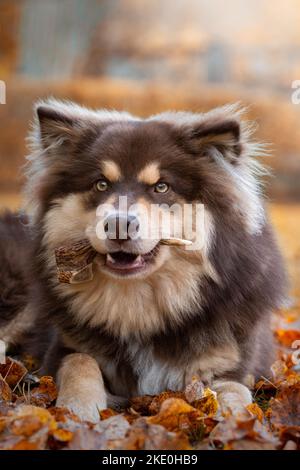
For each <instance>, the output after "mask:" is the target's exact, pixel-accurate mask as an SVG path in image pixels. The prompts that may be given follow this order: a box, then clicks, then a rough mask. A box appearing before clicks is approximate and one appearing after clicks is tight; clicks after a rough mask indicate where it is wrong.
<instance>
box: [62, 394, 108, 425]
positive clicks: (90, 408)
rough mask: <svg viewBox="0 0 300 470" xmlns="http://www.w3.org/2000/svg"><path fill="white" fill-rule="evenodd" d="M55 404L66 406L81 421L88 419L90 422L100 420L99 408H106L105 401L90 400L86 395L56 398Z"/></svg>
mask: <svg viewBox="0 0 300 470" xmlns="http://www.w3.org/2000/svg"><path fill="white" fill-rule="evenodd" d="M56 406H58V407H62V408H67V409H68V410H69V411H71V412H72V413H74V414H75V415H76V416H78V418H79V419H80V420H81V421H89V422H91V423H98V422H99V420H100V413H99V412H100V410H103V409H104V408H106V402H105V403H104V402H101V401H100V402H91V401H90V400H89V399H88V397H85V398H84V399H83V398H78V397H77V398H74V399H70V400H67V399H64V397H61V398H60V397H59V396H58V398H57V401H56Z"/></svg>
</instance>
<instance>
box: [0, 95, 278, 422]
mask: <svg viewBox="0 0 300 470" xmlns="http://www.w3.org/2000/svg"><path fill="white" fill-rule="evenodd" d="M37 116H38V119H36V122H35V126H34V129H33V133H32V137H31V140H32V145H31V155H30V157H29V162H28V170H27V176H28V184H27V187H26V194H27V209H28V212H29V216H30V222H31V223H30V224H29V226H28V227H27V229H26V230H25V232H24V229H23V228H22V229H21V227H20V226H12V223H11V221H10V220H3V222H2V225H3V228H1V230H2V231H5V230H7V229H6V228H5V227H6V226H8V227H10V226H11V230H12V232H13V236H12V237H11V240H10V242H9V243H10V244H11V243H12V244H13V245H10V246H11V247H12V251H14V250H17V243H16V241H14V240H17V238H18V237H20V236H22V237H23V238H24V239H26V240H27V243H28V245H29V246H31V247H32V250H33V257H32V258H30V255H29V254H28V253H27V252H26V253H24V259H25V265H26V264H27V265H28V264H30V260H31V259H33V260H34V271H33V273H32V274H28V273H27V272H26V273H24V274H23V271H22V279H23V278H24V279H25V278H26V279H27V278H28V275H29V276H30V279H31V281H30V288H28V287H26V288H25V286H24V287H23V288H22V296H21V297H22V300H21V301H20V302H19V304H18V305H16V306H15V307H12V308H11V310H10V312H11V313H10V314H9V315H8V317H9V318H7V320H5V318H4V320H2V321H5V322H6V323H5V325H6V326H7V325H8V321H9V320H11V319H12V318H13V317H14V316H15V315H17V314H18V313H19V312H21V311H22V309H23V308H24V306H26V305H27V306H29V308H30V311H31V312H35V313H34V315H36V317H37V320H36V323H35V324H36V328H35V330H33V331H35V332H36V333H37V334H36V339H37V341H36V343H37V344H38V345H39V350H41V346H40V341H39V338H38V333H39V328H40V327H41V328H43V330H45V328H48V329H49V330H48V331H49V332H52V335H53V340H52V342H51V346H49V345H48V346H47V349H48V353H47V354H45V355H44V371H46V372H47V373H54V374H55V373H56V372H57V371H58V370H59V366H60V363H61V361H62V360H63V365H62V369H61V371H60V375H59V377H60V379H59V380H60V383H67V384H68V383H69V385H64V386H61V387H62V389H61V392H60V400H61V401H64V402H67V403H65V404H67V405H69V406H70V407H71V408H76V409H77V410H78V409H79V408H80V409H81V412H80V414H81V415H82V416H86V417H87V418H89V419H94V418H95V413H94V412H91V411H90V409H89V408H88V405H87V404H84V400H82V399H81V398H80V396H81V392H80V384H81V383H83V382H84V381H85V380H88V381H89V380H91V381H92V380H94V379H92V378H91V379H89V378H88V375H89V377H92V376H93V377H96V376H97V377H98V379H96V381H98V385H99V381H100V382H101V379H100V378H101V377H102V376H103V379H104V383H105V387H106V390H107V396H108V398H109V400H110V394H111V393H113V394H115V395H121V396H123V397H130V396H131V395H132V394H136V393H158V392H160V391H162V390H164V389H167V388H170V389H174V390H178V389H182V388H183V387H184V386H185V384H186V382H187V381H189V380H190V378H191V376H192V375H193V374H198V375H200V377H201V378H202V380H204V381H205V382H206V383H210V385H211V386H212V387H213V386H214V384H216V385H215V387H216V389H217V388H218V390H219V393H220V396H221V394H223V395H222V400H223V398H224V393H225V392H224V390H225V391H226V393H227V392H228V387H229V389H230V390H231V393H233V395H234V396H237V398H238V399H240V400H241V401H242V403H243V404H247V403H248V402H249V397H250V395H249V393H247V391H245V390H247V389H245V387H244V385H242V383H245V381H246V379H247V376H249V374H253V375H255V376H259V375H260V374H264V375H268V372H269V366H270V363H271V361H272V334H271V330H270V325H269V321H270V314H271V312H272V310H273V309H274V308H276V307H277V306H278V305H279V304H280V302H281V301H282V300H283V298H284V295H285V275H284V270H283V267H282V261H281V256H280V254H279V251H278V249H277V246H276V242H275V240H274V236H273V233H272V229H271V227H270V224H269V222H268V219H267V215H266V212H265V208H264V203H263V199H262V196H261V188H260V183H259V178H258V174H259V173H260V172H261V168H260V167H259V165H258V164H257V163H256V161H255V157H256V156H257V155H258V154H259V153H260V152H261V151H262V147H261V146H260V145H259V144H256V143H255V142H252V140H251V139H250V130H249V128H247V127H246V126H245V124H243V122H242V120H241V112H240V111H239V110H238V108H237V107H234V106H231V107H224V108H220V109H217V110H213V111H212V112H210V113H207V114H191V113H163V114H161V115H157V116H153V117H151V118H149V119H146V120H141V119H140V118H136V117H134V116H131V115H129V114H126V113H116V112H112V113H109V112H105V111H99V112H96V111H90V110H86V109H85V108H81V107H78V106H76V105H73V104H68V103H67V104H66V103H61V102H55V101H50V102H46V103H42V105H40V106H39V107H38V111H37ZM105 162H106V163H105ZM107 162H109V165H108V163H107ZM101 168H102V169H101ZM107 170H110V171H109V172H107ZM154 170H155V171H154ZM101 172H102V175H103V173H104V175H103V176H104V177H105V176H106V178H107V179H108V180H109V184H110V186H109V189H108V191H107V192H104V193H102V192H97V191H96V190H95V185H94V184H95V182H96V181H97V180H98V179H99V178H101ZM105 172H106V174H105ZM108 173H110V175H109V174H108ZM158 178H159V179H160V181H167V182H168V184H169V185H170V190H169V191H168V192H167V193H166V194H159V193H157V192H155V191H154V189H153V185H154V184H155V183H156V182H157V179H158ZM124 194H126V195H128V198H129V203H130V204H131V203H135V202H137V201H141V200H142V201H143V202H144V205H145V207H148V206H149V205H150V204H161V203H166V204H168V205H172V204H175V203H177V204H179V205H180V206H182V205H183V204H185V203H191V204H193V205H195V204H196V203H202V204H204V208H205V221H206V222H205V223H206V230H205V237H204V245H203V247H202V248H201V249H199V250H197V251H188V250H186V249H185V248H176V247H168V246H160V247H159V249H158V250H156V248H155V250H156V251H155V256H153V260H152V261H151V264H150V265H149V269H148V270H147V271H146V272H145V273H144V274H143V275H136V276H132V277H128V278H126V277H125V278H120V277H118V276H112V275H110V274H109V273H108V272H107V271H106V270H105V266H104V265H105V259H106V258H105V257H106V253H107V252H110V250H113V249H114V247H115V246H116V242H115V241H113V240H104V241H103V240H97V239H96V238H95V237H94V236H93V233H94V229H95V225H96V219H95V210H96V208H97V206H99V205H100V206H101V205H102V204H104V203H107V202H110V203H111V204H112V207H113V208H115V207H116V201H117V198H118V196H119V195H124ZM22 230H23V232H22ZM85 236H88V237H90V241H91V243H92V245H93V246H94V248H96V249H97V251H98V252H99V256H98V265H96V266H95V269H94V271H95V272H94V279H93V280H92V281H91V282H89V283H86V284H78V285H61V284H59V283H58V281H57V277H56V266H55V259H54V249H55V248H56V247H57V246H59V245H60V244H63V243H65V242H67V241H70V240H73V241H76V240H79V239H81V238H84V237H85ZM155 243H156V242H155ZM155 243H154V242H152V241H148V242H146V241H137V242H135V241H133V240H127V241H126V249H127V250H128V251H130V252H132V251H133V252H134V253H138V254H142V255H144V254H145V253H148V252H149V251H151V250H152V249H153V248H154V247H155ZM3 252H4V250H3ZM2 256H3V255H2ZM6 263H8V265H9V268H10V269H11V271H12V273H14V269H15V268H16V267H17V266H18V263H17V262H13V261H11V260H10V259H7V260H6ZM25 271H26V270H25ZM25 274H26V275H25ZM1 276H2V279H1V282H2V285H4V286H6V285H8V284H9V282H10V281H9V280H8V277H7V275H6V273H2V275H1ZM26 276H27V277H26ZM22 282H23V281H22ZM274 286H276V289H274ZM24 299H25V300H24ZM2 310H3V311H4V308H2V309H1V312H2ZM2 317H3V314H2ZM0 321H1V320H0ZM47 325H48V326H47ZM31 329H32V327H31V326H29V325H27V326H26V327H25V326H24V333H26V332H28V330H31ZM0 332H1V329H0ZM24 344H25V343H24ZM26 345H27V342H26ZM72 351H73V352H74V353H77V354H79V356H78V355H76V354H75V355H74V356H73V355H72V356H71V358H70V359H68V356H67V355H68V354H69V353H70V352H72ZM82 355H83V356H82ZM85 355H89V356H90V357H92V358H94V360H95V361H96V362H97V364H98V366H99V368H100V369H99V370H98V369H95V364H96V362H93V361H92V360H91V361H92V362H89V359H87V357H88V356H85ZM64 357H66V358H65V359H63V358H64ZM73 358H85V360H86V363H87V364H92V363H93V365H91V367H90V371H91V372H90V374H89V373H88V371H87V376H86V377H85V367H84V366H83V367H82V366H81V365H80V370H81V371H82V375H81V373H80V380H79V381H78V382H77V381H76V383H75V382H74V381H73V379H72V380H69V374H70V377H71V378H72V377H73V376H72V370H70V372H68V368H69V367H71V366H68V364H70V363H71V362H72V361H73ZM74 361H75V359H74ZM79 362H80V364H81V363H82V361H81V359H80V361H79ZM72 364H73V362H72ZM73 367H75V366H74V364H73ZM87 369H89V367H87ZM92 370H93V371H94V372H92ZM100 371H101V372H100ZM61 377H63V378H65V379H64V380H62V378H61ZM72 383H74V386H72ZM224 383H225V384H226V383H227V385H225V386H223V385H222V386H221V385H220V384H224ZM232 383H233V385H232ZM230 384H231V385H230ZM95 390H96V392H95V393H96V395H97V394H98V395H99V393H100V392H99V390H98V389H97V386H96V385H95ZM97 390H98V392H99V393H98V392H97ZM73 396H74V397H75V398H74V397H73ZM76 396H78V400H77V402H76V403H77V404H75V405H74V400H75V401H76ZM62 397H69V398H68V399H67V398H64V400H63V398H62ZM100 401H101V400H100ZM223 401H224V403H225V402H226V399H224V400H223ZM233 401H234V402H236V400H235V399H234V400H233ZM96 403H97V399H96V397H94V399H93V404H94V405H96ZM101 403H102V402H101ZM103 403H104V402H103ZM103 403H102V405H103V406H104V404H103ZM230 403H231V402H230ZM92 409H93V410H94V411H95V409H96V408H95V406H92Z"/></svg>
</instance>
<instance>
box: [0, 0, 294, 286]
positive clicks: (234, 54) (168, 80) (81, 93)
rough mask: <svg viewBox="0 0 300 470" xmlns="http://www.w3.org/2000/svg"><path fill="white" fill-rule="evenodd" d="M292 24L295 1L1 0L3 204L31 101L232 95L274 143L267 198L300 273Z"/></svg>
mask: <svg viewBox="0 0 300 470" xmlns="http://www.w3.org/2000/svg"><path fill="white" fill-rule="evenodd" d="M299 25H300V0H285V1H284V2H283V1H282V0H273V1H270V0H251V1H249V0H228V1H225V0H42V1H41V0H0V80H2V81H3V82H5V85H6V104H0V120H1V126H0V207H2V208H3V207H11V208H16V207H18V206H19V205H20V201H21V198H20V190H21V187H22V164H23V163H24V157H25V155H26V147H25V137H26V134H27V131H28V127H29V121H30V119H31V116H32V104H33V102H34V101H35V100H36V99H37V98H40V97H46V96H55V97H58V98H65V99H71V100H75V101H78V102H79V103H81V104H84V105H87V106H91V107H107V108H115V109H126V110H129V111H131V112H133V113H137V114H140V115H143V116H144V115H147V114H149V113H154V112H157V111H161V110H165V109H186V110H192V111H205V110H207V109H209V108H211V107H213V106H218V105H222V104H225V103H229V102H235V101H240V102H241V103H242V104H245V105H247V106H249V111H248V115H249V118H251V119H255V120H256V121H257V124H258V129H257V137H258V139H261V140H263V141H265V142H268V143H270V144H271V147H272V156H270V157H268V158H267V159H266V160H265V163H266V164H267V165H269V166H270V167H272V169H273V175H274V176H273V177H272V178H271V179H270V180H269V183H268V185H267V194H268V197H269V200H270V201H272V202H273V205H272V207H271V211H272V217H273V220H274V221H275V224H276V226H277V227H278V229H279V233H280V237H281V242H282V245H283V246H284V250H285V253H286V256H287V257H288V259H289V261H290V269H291V271H292V272H293V274H294V278H296V279H300V276H299V275H300V269H299V260H300V241H299V240H300V228H299V226H300V224H299V217H300V210H299V207H300V205H299V206H298V203H299V201H300V125H299V121H300V119H299V118H300V104H299V105H297V104H293V102H292V95H293V93H294V92H295V90H294V89H293V88H292V83H293V81H294V80H300V27H299ZM274 202H275V203H274Z"/></svg>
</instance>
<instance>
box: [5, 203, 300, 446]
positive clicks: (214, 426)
mask: <svg viewBox="0 0 300 470" xmlns="http://www.w3.org/2000/svg"><path fill="white" fill-rule="evenodd" d="M299 216H300V210H299V208H298V207H293V206H274V207H273V208H272V218H273V220H274V222H275V225H276V227H277V228H278V230H279V234H280V242H281V244H282V245H283V247H284V252H285V255H286V258H287V260H288V265H289V271H290V274H291V277H292V280H293V288H292V297H291V301H290V304H289V305H288V306H287V308H286V309H283V310H281V311H280V312H277V313H276V314H275V315H274V322H273V328H274V335H275V337H276V341H277V344H278V359H277V360H276V362H275V363H274V364H273V366H272V377H271V379H267V378H264V377H261V379H260V380H259V381H258V382H257V383H256V384H254V388H253V396H254V403H253V404H252V405H250V406H249V407H248V408H247V409H245V410H244V413H243V414H240V415H239V416H232V415H230V414H227V415H222V413H221V412H220V408H219V405H218V401H217V399H216V395H215V393H214V392H213V391H211V390H210V389H208V388H204V387H203V385H202V383H201V382H200V381H199V380H198V379H196V378H195V380H194V381H193V382H192V383H191V384H190V385H189V386H188V387H187V389H186V390H185V391H183V392H176V393H175V392H170V391H166V392H164V393H162V394H160V395H157V396H143V397H136V398H134V399H132V401H131V403H130V406H129V407H128V408H127V409H124V410H122V411H121V412H119V413H117V412H116V411H113V410H111V409H107V410H104V411H101V413H100V414H101V421H100V422H99V423H98V424H96V425H93V424H91V423H87V422H82V421H80V420H79V419H78V418H77V417H76V416H75V415H73V414H72V413H70V412H69V411H67V410H65V409H60V408H56V407H55V399H56V396H57V390H56V385H55V383H54V381H53V378H52V377H42V378H40V379H38V377H37V375H36V374H35V371H34V369H35V365H34V363H33V361H32V359H31V358H22V362H19V361H18V360H16V358H7V361H6V364H2V365H0V449H132V450H135V449H147V450H150V449H160V450H163V449H183V450H184V449H224V450H226V449H274V450H275V449H289V450H296V449H298V450H299V449H300V373H299V372H300V330H299V319H300V315H299V312H300V303H299V298H300V295H299V294H300V236H297V231H299V228H298V225H299ZM274 288H276V286H274ZM298 340H299V344H298V349H297V341H298Z"/></svg>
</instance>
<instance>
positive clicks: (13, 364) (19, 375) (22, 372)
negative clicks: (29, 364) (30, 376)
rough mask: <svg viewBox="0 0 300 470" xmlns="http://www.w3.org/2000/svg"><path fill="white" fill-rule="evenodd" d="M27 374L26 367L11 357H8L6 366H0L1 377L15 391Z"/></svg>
mask: <svg viewBox="0 0 300 470" xmlns="http://www.w3.org/2000/svg"><path fill="white" fill-rule="evenodd" d="M26 374H27V369H26V367H24V365H23V364H22V363H21V362H20V361H17V360H15V359H12V358H11V357H6V362H5V364H0V375H1V376H2V377H3V378H4V380H5V381H6V382H7V383H8V385H9V386H10V387H11V388H12V389H14V388H15V387H16V386H17V385H18V384H19V383H20V382H21V380H23V379H24V377H25V376H26Z"/></svg>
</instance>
